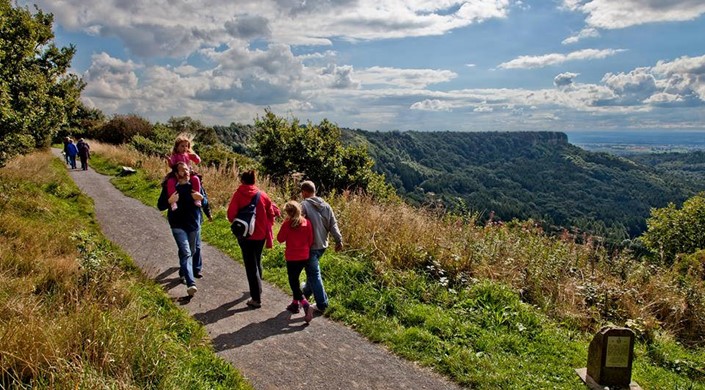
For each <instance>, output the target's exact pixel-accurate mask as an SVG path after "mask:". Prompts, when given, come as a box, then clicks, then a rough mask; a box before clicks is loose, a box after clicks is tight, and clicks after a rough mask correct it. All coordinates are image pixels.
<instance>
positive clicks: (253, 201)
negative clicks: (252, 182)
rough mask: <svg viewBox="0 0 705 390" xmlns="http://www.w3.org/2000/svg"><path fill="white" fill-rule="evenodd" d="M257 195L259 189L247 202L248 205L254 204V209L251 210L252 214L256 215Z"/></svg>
mask: <svg viewBox="0 0 705 390" xmlns="http://www.w3.org/2000/svg"><path fill="white" fill-rule="evenodd" d="M259 195H260V191H257V193H256V194H255V196H253V197H252V200H251V201H250V203H249V204H248V206H255V208H254V210H252V214H253V215H257V202H259ZM245 207H247V206H245Z"/></svg>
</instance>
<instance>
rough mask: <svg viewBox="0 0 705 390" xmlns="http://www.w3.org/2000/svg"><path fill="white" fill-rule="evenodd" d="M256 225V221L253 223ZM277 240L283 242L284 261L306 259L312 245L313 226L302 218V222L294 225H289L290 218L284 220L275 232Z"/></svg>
mask: <svg viewBox="0 0 705 390" xmlns="http://www.w3.org/2000/svg"><path fill="white" fill-rule="evenodd" d="M255 226H257V223H255ZM277 241H279V242H285V241H286V249H285V250H284V258H285V259H286V261H303V260H308V257H309V252H310V251H311V245H313V228H312V227H311V221H309V220H308V219H304V222H303V223H302V224H301V225H299V226H297V227H295V228H292V227H291V220H288V219H287V220H285V221H284V223H282V227H281V228H280V229H279V233H277Z"/></svg>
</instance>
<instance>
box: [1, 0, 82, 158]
mask: <svg viewBox="0 0 705 390" xmlns="http://www.w3.org/2000/svg"><path fill="white" fill-rule="evenodd" d="M53 22H54V17H53V15H51V14H45V13H43V12H42V11H41V10H39V9H38V8H37V9H36V12H35V13H32V12H30V10H29V9H28V8H26V7H25V8H22V7H19V6H18V7H13V6H12V4H11V3H10V1H9V0H0V166H3V165H5V163H6V162H7V161H8V160H9V159H10V158H12V157H13V156H15V155H17V154H23V153H26V152H29V151H30V150H32V149H34V148H41V147H46V146H48V145H49V143H50V142H51V139H52V138H53V136H54V135H55V134H56V133H57V132H58V131H59V129H60V128H61V126H62V125H64V124H66V123H67V122H68V120H69V118H70V117H71V116H72V115H73V114H74V113H75V111H76V109H77V107H78V105H79V103H80V101H79V98H80V94H81V91H82V90H83V88H84V86H85V84H84V83H83V81H82V80H81V79H80V78H79V77H78V76H76V75H73V74H68V73H67V72H68V68H69V67H70V65H71V59H72V58H73V55H74V53H75V52H76V48H75V47H74V46H73V45H70V46H69V47H63V48H59V47H57V46H56V45H55V44H54V43H53V39H54V32H53V31H52V25H53Z"/></svg>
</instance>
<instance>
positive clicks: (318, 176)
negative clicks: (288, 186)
mask: <svg viewBox="0 0 705 390" xmlns="http://www.w3.org/2000/svg"><path fill="white" fill-rule="evenodd" d="M255 128H256V131H255V134H254V141H255V145H254V149H255V153H256V154H257V155H258V157H259V159H260V163H261V164H262V167H263V168H264V171H265V173H267V174H269V175H270V176H272V177H273V178H274V179H275V180H276V179H279V180H281V179H284V178H287V177H290V176H291V175H292V174H295V173H300V174H303V177H304V178H306V179H310V180H313V181H314V182H315V183H316V184H317V186H318V187H319V188H320V189H321V192H323V193H325V192H328V191H332V190H348V189H363V190H368V186H369V184H370V183H374V184H375V186H374V188H375V189H382V190H383V191H382V193H384V192H385V191H386V192H387V193H391V192H393V191H389V190H390V189H389V188H386V187H385V186H382V187H385V188H381V187H380V181H379V180H378V177H377V176H379V175H378V174H375V173H374V172H373V171H372V165H373V163H374V162H373V161H372V159H371V158H370V157H369V155H368V154H367V151H366V150H365V149H363V148H361V147H345V146H343V143H342V141H341V131H340V129H339V128H338V126H336V125H335V124H333V123H331V122H329V121H328V120H325V119H324V120H323V121H322V122H321V123H320V124H318V125H314V124H312V123H308V124H307V125H306V126H302V125H301V124H300V123H299V121H298V120H297V119H296V118H294V119H292V121H291V122H289V121H287V120H286V119H284V118H280V117H278V116H276V115H275V114H274V113H272V112H271V111H270V110H265V115H264V117H261V118H257V119H256V120H255Z"/></svg>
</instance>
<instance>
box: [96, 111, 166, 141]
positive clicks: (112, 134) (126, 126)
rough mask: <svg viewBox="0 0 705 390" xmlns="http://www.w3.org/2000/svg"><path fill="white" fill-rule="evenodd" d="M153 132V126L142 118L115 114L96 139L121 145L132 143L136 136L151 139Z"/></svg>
mask: <svg viewBox="0 0 705 390" xmlns="http://www.w3.org/2000/svg"><path fill="white" fill-rule="evenodd" d="M153 131H154V127H153V126H152V124H151V123H149V121H148V120H146V119H144V118H142V117H141V116H138V115H135V114H129V115H118V114H115V115H113V117H112V119H110V120H109V121H108V122H107V123H106V124H104V125H103V126H101V128H100V129H98V132H97V134H96V139H98V140H99V141H103V142H108V143H111V144H116V145H119V144H124V143H128V142H130V141H132V138H133V137H135V136H136V135H141V136H143V137H147V138H149V137H150V136H151V135H152V132H153Z"/></svg>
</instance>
